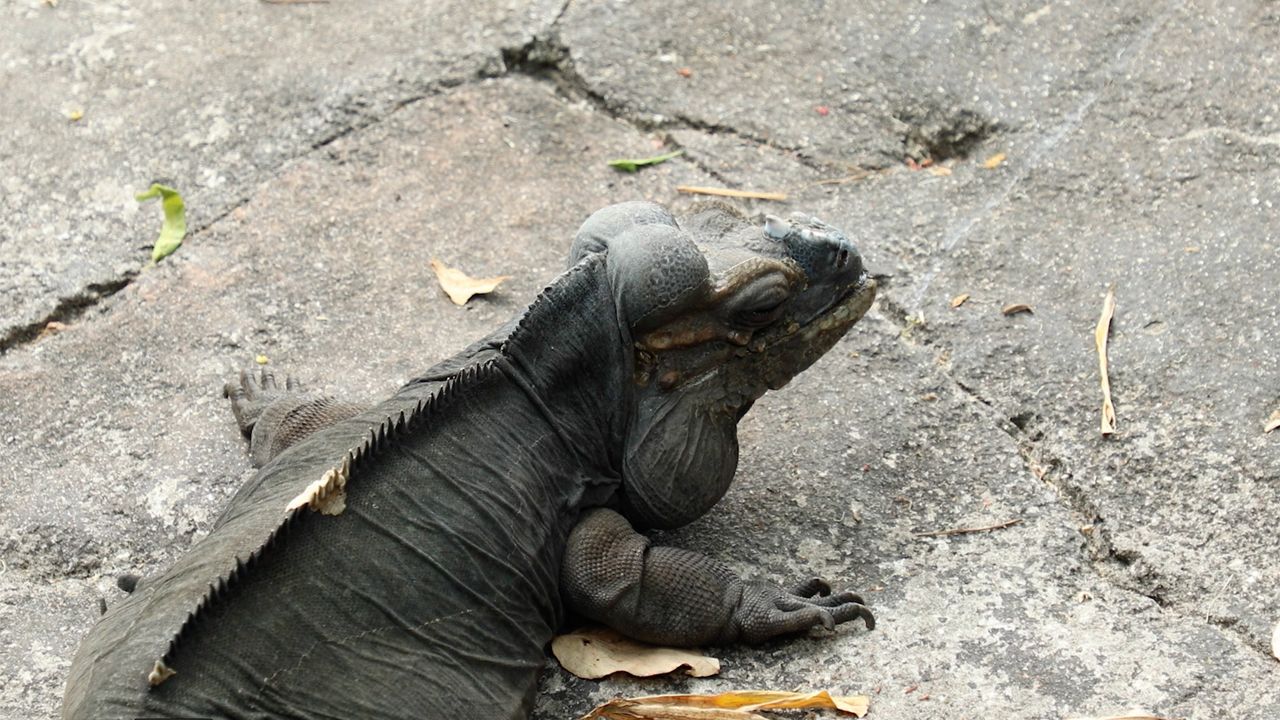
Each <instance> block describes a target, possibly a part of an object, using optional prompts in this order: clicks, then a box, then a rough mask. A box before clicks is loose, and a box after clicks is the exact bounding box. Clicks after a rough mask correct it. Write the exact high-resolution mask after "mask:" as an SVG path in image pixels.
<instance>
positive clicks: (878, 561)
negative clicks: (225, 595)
mask: <svg viewBox="0 0 1280 720" xmlns="http://www.w3.org/2000/svg"><path fill="white" fill-rule="evenodd" d="M1111 5H1114V6H1111ZM1278 87H1280V4H1278V3H1276V2H1273V1H1269V0H1251V1H1250V0H1243V1H1241V2H1236V3H1234V4H1227V3H1217V2H1210V1H1209V0H1199V1H1196V0H1173V1H1167V2H1152V3H1115V4H1108V6H1104V4H1102V3H1082V2H1065V1H1061V2H1060V1H1050V2H1046V0H987V1H985V2H981V3H979V2H968V3H966V2H958V1H957V2H947V1H938V2H928V1H926V2H920V1H918V0H916V1H913V2H889V1H887V0H868V1H867V2H860V3H834V2H822V1H821V0H812V1H810V2H800V3H790V2H767V1H764V0H751V1H747V2H740V3H718V4H714V5H713V4H711V3H689V2H676V1H675V0H636V1H634V2H616V1H609V2H605V1H598V2H588V1H587V0H569V2H562V0H556V1H555V2H546V1H538V2H516V1H515V0H469V1H468V2H458V1H455V0H438V1H436V2H426V3H424V2H417V1H414V0H395V1H392V0H384V1H383V2H379V3H347V2H340V1H339V0H334V1H333V2H328V3H298V4H274V3H267V2H255V1H249V0H244V1H242V2H237V3H190V4H188V3H184V4H181V5H174V4H173V3H166V2H161V1H160V0H135V1H132V2H124V1H122V0H104V1H103V2H93V3H87V2H78V1H77V0H59V2H57V3H52V2H49V3H46V2H40V1H38V0H13V1H11V2H8V3H5V4H4V5H3V6H0V106H2V107H3V108H4V110H5V112H4V113H3V115H2V116H0V188H2V189H3V192H0V211H2V212H0V352H2V353H3V355H0V418H3V420H2V421H0V552H2V553H3V554H2V556H0V678H3V681H2V682H0V716H4V717H23V718H52V717H55V716H56V715H57V708H58V704H59V700H60V695H61V688H62V685H63V683H64V681H65V674H66V671H67V668H68V665H69V661H70V657H71V655H72V653H73V652H74V650H75V647H76V644H77V642H78V641H79V639H80V637H81V636H82V635H83V634H84V632H85V631H86V630H87V628H88V627H89V626H90V624H91V623H92V622H93V621H94V619H95V617H96V616H97V613H98V609H97V606H98V599H99V598H105V599H106V600H107V602H114V601H115V600H116V599H117V598H118V597H119V591H118V590H116V589H115V586H114V581H113V577H114V575H115V574H117V573H121V572H136V571H141V572H144V573H145V572H155V571H158V570H160V569H162V568H164V567H165V566H166V565H167V564H168V563H170V562H171V561H172V560H173V558H174V557H176V556H177V555H178V554H179V553H181V552H182V551H183V549H184V548H186V547H187V546H189V545H190V544H191V542H192V541H193V540H194V539H195V538H197V537H199V536H200V535H201V534H202V533H203V532H204V531H205V530H206V529H207V528H208V526H209V524H210V522H211V521H212V519H213V518H214V517H216V514H217V512H218V511H219V508H220V507H221V506H222V504H223V503H224V502H225V501H226V500H227V499H228V497H229V496H230V495H231V493H233V492H234V490H235V489H236V487H237V486H238V485H239V484H240V483H241V482H243V481H244V480H245V479H246V477H248V475H249V471H248V469H247V468H248V465H247V461H246V459H245V456H244V452H243V449H242V444H241V442H240V439H239V438H238V437H237V434H236V432H235V430H234V427H233V424H232V422H231V417H230V413H229V412H227V408H226V406H225V405H226V403H225V401H224V400H222V399H221V398H220V396H219V391H220V388H221V386H222V382H223V381H224V380H225V379H226V378H227V377H228V376H229V375H230V374H232V373H233V372H234V371H235V370H236V369H237V368H239V367H242V366H244V365H245V364H246V363H249V362H251V361H252V359H253V358H254V357H255V356H257V355H260V354H261V355H265V356H267V357H268V358H269V359H270V363H271V365H272V366H273V367H278V368H282V369H288V370H289V371H292V372H294V373H296V374H298V375H300V376H301V377H302V378H304V379H305V380H308V381H310V382H311V383H312V384H314V385H317V386H320V387H324V388H328V389H330V390H332V391H333V392H335V393H338V394H342V395H346V396H349V397H353V398H361V397H363V398H374V397H376V396H378V395H380V394H384V393H387V392H389V391H390V390H392V389H393V388H395V387H396V386H397V384H398V383H400V382H402V381H404V380H405V379H407V378H408V377H410V376H411V375H412V374H413V373H414V372H415V371H416V370H420V369H422V368H425V367H426V366H427V365H429V364H430V363H432V362H434V361H436V360H438V359H440V358H443V357H445V356H447V355H448V354H450V353H451V352H453V351H454V350H456V349H458V348H460V347H461V346H462V345H463V344H464V343H466V342H468V341H470V340H471V339H474V338H476V337H478V336H480V335H482V334H484V333H485V332H486V331H487V330H488V329H491V328H492V327H494V326H495V325H496V324H497V323H499V322H501V321H502V320H504V319H505V318H507V317H509V316H510V315H512V314H513V313H515V312H517V311H518V310H519V308H520V307H522V306H523V304H525V303H527V302H528V301H529V300H530V299H531V298H532V297H533V296H534V294H535V293H536V292H537V291H538V289H539V288H540V287H541V286H542V285H543V284H545V283H546V282H548V281H549V280H550V279H551V278H552V277H554V276H555V274H556V273H557V271H558V270H559V269H560V268H561V267H562V263H563V260H562V258H563V254H564V252H565V250H566V248H567V247H568V242H569V239H570V237H571V236H572V233H573V231H574V229H575V228H576V227H577V225H578V224H579V223H580V222H581V221H582V220H583V218H585V217H586V215H587V214H589V213H590V212H591V211H593V210H595V209H597V208H599V207H601V206H603V205H605V204H608V203H612V202H616V201H622V200H629V199H636V198H644V199H650V200H655V201H658V202H662V203H667V204H671V205H674V206H676V207H679V206H682V205H685V204H687V203H688V202H689V197H688V196H686V195H682V194H679V193H678V192H677V191H676V186H677V185H681V184H691V185H711V186H722V187H731V188H743V189H752V190H764V191H774V192H777V191H782V192H787V193H788V194H789V198H790V199H789V201H788V202H786V203H763V202H761V203H749V204H748V207H749V209H750V210H752V211H761V212H774V213H785V212H787V211H790V210H799V211H804V212H808V213H813V214H816V215H818V216H819V217H821V218H823V219H824V220H827V221H828V222H831V223H832V224H835V225H837V226H839V227H842V228H844V229H846V231H847V232H848V234H849V235H850V237H852V238H854V239H855V241H856V242H857V243H858V244H859V245H860V246H861V248H862V250H863V252H864V255H865V256H866V257H867V261H868V264H869V265H870V267H871V268H872V270H873V271H875V272H877V273H880V274H882V275H885V276H887V277H886V278H885V281H884V282H883V283H882V287H883V291H882V293H881V298H880V300H879V302H878V303H877V305H876V307H875V308H874V309H873V310H872V312H871V313H870V314H869V315H868V317H867V318H866V319H865V320H864V321H863V322H862V323H861V324H860V325H858V326H857V327H855V328H854V330H853V332H851V333H850V335H849V336H848V337H847V338H846V339H845V340H843V341H842V342H841V344H840V345H838V346H837V348H836V349H835V350H833V351H832V352H831V353H830V354H829V355H828V356H827V357H825V358H824V359H823V360H822V361H820V362H819V363H818V364H817V365H815V366H814V367H813V368H812V369H811V370H809V371H808V372H807V373H805V374H804V375H802V376H801V377H799V378H797V380H796V381H795V382H793V383H792V384H791V386H789V387H788V388H786V389H785V390H783V391H780V392H777V393H773V394H771V395H770V396H767V397H766V398H765V399H764V400H763V401H762V402H760V403H759V404H758V405H757V407H756V409H754V410H753V411H752V413H751V414H750V415H749V416H748V417H747V419H746V420H745V421H744V423H743V426H742V442H743V453H742V464H741V469H740V471H739V477H738V482H737V484H736V486H735V487H734V489H733V490H732V491H731V492H730V493H729V495H728V496H727V497H726V498H725V499H724V501H722V503H721V504H720V505H719V506H717V508H716V509H715V511H714V512H713V513H711V514H710V515H709V516H707V517H705V518H704V519H702V520H701V521H699V522H697V523H695V524H694V525H692V526H690V527H688V528H686V529H683V530H681V531H679V532H675V533H671V534H670V535H669V536H668V537H665V538H663V540H664V541H669V542H672V543H678V544H680V545H682V546H685V547H689V548H693V549H697V550H700V551H704V552H707V553H710V554H712V555H714V556H716V557H718V558H721V559H722V560H724V561H725V562H727V563H729V564H730V565H732V566H734V567H735V568H737V569H739V570H741V571H742V572H744V573H747V574H753V575H761V576H765V577H772V578H779V579H788V580H789V579H794V578H800V577H805V576H808V575H810V574H813V573H818V574H821V575H825V576H828V577H829V578H831V579H833V580H834V581H836V582H837V583H839V584H847V585H850V586H852V587H854V588H856V589H860V590H862V591H864V592H866V593H867V594H868V595H869V598H870V599H869V602H870V603H871V605H872V607H873V608H874V610H875V612H876V614H877V617H878V620H879V626H878V627H877V629H876V630H875V631H873V632H865V631H863V630H862V629H860V628H853V627H849V628H841V629H840V630H839V632H837V633H836V634H834V635H833V636H826V637H814V638H802V639H799V640H795V641H791V642H785V643H783V642H780V643H775V644H771V645H768V646H766V647H763V648H737V647H735V648H726V649H722V650H719V651H718V652H717V654H719V655H720V657H722V658H723V660H724V670H723V672H722V674H721V675H720V676H718V677H715V678H709V679H705V680H697V681H694V680H680V679H671V678H662V679H653V680H643V681H641V680H625V679H621V680H620V679H614V680H607V681H604V682H589V681H583V680H578V679H575V678H572V677H570V676H568V675H567V674H565V673H564V672H563V671H561V670H559V669H558V667H556V666H555V664H554V662H552V663H550V667H549V669H548V670H547V672H546V675H545V678H544V682H543V694H542V699H541V700H540V704H539V710H538V713H537V717H538V718H546V719H548V720H549V719H550V718H566V717H572V716H574V714H578V713H581V712H583V711H585V710H587V709H588V708H590V707H591V706H592V705H594V704H596V703H599V702H602V701H604V700H607V699H609V698H611V697H613V696H615V695H619V694H623V695H630V694H647V693H655V692H667V691H672V690H675V689H680V690H684V689H687V690H692V691H698V692H717V691H723V690H729V689H735V688H754V687H763V688H773V689H818V688H830V689H832V690H838V691H841V692H847V693H867V694H869V695H870V696H871V712H872V716H873V717H884V718H920V719H938V720H941V719H942V718H947V719H950V718H966V717H969V718H979V717H1011V718H1066V717H1093V716H1101V715H1114V714H1121V713H1123V712H1125V711H1131V710H1141V711H1144V712H1147V713H1150V714H1154V715H1157V716H1160V717H1167V718H1220V717H1230V718H1257V719H1259V720H1262V719H1273V718H1276V717H1280V661H1277V659H1276V658H1274V657H1273V656H1272V650H1271V634H1272V628H1273V627H1274V626H1275V624H1276V623H1277V622H1278V621H1280V593H1278V592H1277V588H1278V587H1280V539H1278V538H1277V530H1276V529H1277V527H1278V526H1280V525H1278V523H1277V512H1278V509H1280V430H1278V431H1276V432H1274V433H1271V434H1266V433H1264V431H1263V428H1264V425H1265V423H1266V421H1267V418H1268V417H1269V416H1270V415H1271V414H1272V413H1273V412H1276V411H1277V410H1280V349H1278V346H1277V338H1280V312H1278V311H1277V301H1276V288H1277V287H1280V222H1278V221H1277V217H1278V213H1280V207H1278V206H1280V93H1277V92H1276V88H1278ZM74 116H78V117H79V119H78V120H72V119H71V118H72V117H74ZM674 148H683V149H684V150H685V151H686V152H685V155H684V156H682V157H680V158H678V159H676V160H673V161H671V162H668V163H666V164H663V165H660V166H656V167H652V168H647V169H645V170H643V171H642V172H640V173H637V174H634V175H632V174H623V173H620V172H618V171H615V170H613V169H611V168H610V167H608V166H607V165H606V164H605V163H606V161H607V160H609V159H611V158H615V157H620V156H645V155H651V154H656V153H658V152H661V151H667V150H670V149H674ZM1001 157H1003V160H1002V161H1001ZM157 179H160V180H164V181H166V182H168V183H170V184H172V185H174V186H176V187H177V188H179V189H180V190H181V191H182V192H183V194H184V196H185V197H186V199H187V202H188V207H189V219H190V224H191V229H192V232H191V234H190V236H189V237H188V239H187V242H186V244H185V245H184V246H183V247H182V249H181V250H179V251H178V253H177V254H176V255H174V256H173V257H171V258H170V259H169V260H167V261H165V262H164V263H162V264H161V265H159V266H157V267H155V268H152V269H147V270H144V269H143V266H144V265H145V263H146V261H147V259H148V258H149V247H148V246H149V245H150V243H151V242H153V240H154V237H155V235H156V233H157V231H158V220H159V218H158V212H159V211H158V210H157V209H156V207H155V206H153V205H147V206H139V205H138V204H137V203H136V202H135V201H134V200H133V199H132V195H133V193H134V192H135V191H138V190H141V189H143V188H145V187H146V186H147V185H148V184H149V183H150V182H151V181H153V180H157ZM432 257H439V258H441V259H443V260H445V261H446V262H449V263H451V264H454V265H458V266H461V267H463V268H464V269H466V270H468V271H471V272H472V273H473V274H476V275H488V274H499V273H507V274H512V275H514V276H515V277H514V279H513V280H511V281H509V282H508V283H507V284H506V285H504V286H503V287H502V288H501V289H500V290H499V291H498V292H497V293H495V294H494V295H491V296H489V297H486V298H483V299H479V300H475V301H473V302H472V303H471V304H469V305H467V306H466V307H465V308H458V307H455V306H453V305H451V304H450V303H449V302H448V301H447V300H446V299H445V298H444V296H443V295H442V293H441V292H440V291H439V290H438V289H437V287H436V286H435V283H434V278H433V275H432V272H431V270H430V268H429V267H428V260H429V259H430V258H432ZM1109 286H1114V287H1115V293H1116V298H1117V312H1116V316H1115V321H1114V323H1113V326H1112V336H1111V352H1110V360H1111V373H1110V376H1111V384H1112V388H1113V392H1114V396H1115V404H1116V407H1117V411H1118V415H1119V426H1118V431H1117V432H1116V433H1115V434H1114V435H1113V436H1111V437H1108V438H1103V437H1101V436H1100V434H1099V429H1098V418H1099V406H1100V401H1101V396H1100V391H1099V387H1098V381H1099V377H1098V367H1097V356H1096V352H1095V349H1094V342H1093V329H1094V324H1095V322H1096V321H1097V318H1098V315H1099V313H1100V311H1101V309H1102V299H1103V295H1104V293H1105V291H1106V289H1107V288H1108V287H1109ZM961 295H968V300H967V302H965V303H963V304H961V305H960V306H959V307H952V305H953V304H954V303H953V298H956V297H958V296H961ZM1014 303H1025V304H1027V305H1029V306H1031V309H1032V312H1031V313H1018V314H1012V315H1005V314H1003V313H1002V312H1001V310H1002V308H1003V307H1005V306H1007V305H1009V304H1014ZM1010 520H1017V521H1019V522H1018V523H1017V524H1014V525H1010V526H1008V527H1005V528H1003V529H998V530H992V531H989V532H981V533H970V534H958V535H948V536H940V537H938V536H932V537H931V536H924V535H922V534H923V533H933V532H937V531H943V530H948V529H954V528H966V527H969V528H972V527H982V526H989V525H995V524H1000V523H1004V522H1006V521H1010Z"/></svg>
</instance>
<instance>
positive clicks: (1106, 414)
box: [1093, 284, 1116, 437]
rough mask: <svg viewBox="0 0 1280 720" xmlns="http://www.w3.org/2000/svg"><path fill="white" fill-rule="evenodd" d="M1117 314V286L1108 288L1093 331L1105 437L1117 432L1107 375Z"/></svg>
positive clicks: (1101, 422) (1102, 427)
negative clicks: (1110, 341) (1109, 350)
mask: <svg viewBox="0 0 1280 720" xmlns="http://www.w3.org/2000/svg"><path fill="white" fill-rule="evenodd" d="M1115 314H1116V286H1115V285H1114V284H1113V285H1111V286H1110V287H1108V288H1107V297H1106V298H1105V299H1104V300H1103V301H1102V315H1101V316H1100V317H1099V318H1098V325H1097V327H1095V328H1094V329H1093V342H1094V344H1095V345H1096V346H1097V347H1098V375H1099V380H1098V382H1099V383H1100V384H1101V386H1102V419H1101V421H1100V423H1099V427H1100V428H1101V432H1102V435H1103V437H1105V436H1107V435H1110V434H1112V433H1114V432H1115V431H1116V407H1115V405H1114V404H1112V402H1111V379H1110V377H1109V376H1108V374H1107V336H1108V335H1110V334H1111V318H1112V317H1114V316H1115Z"/></svg>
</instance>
